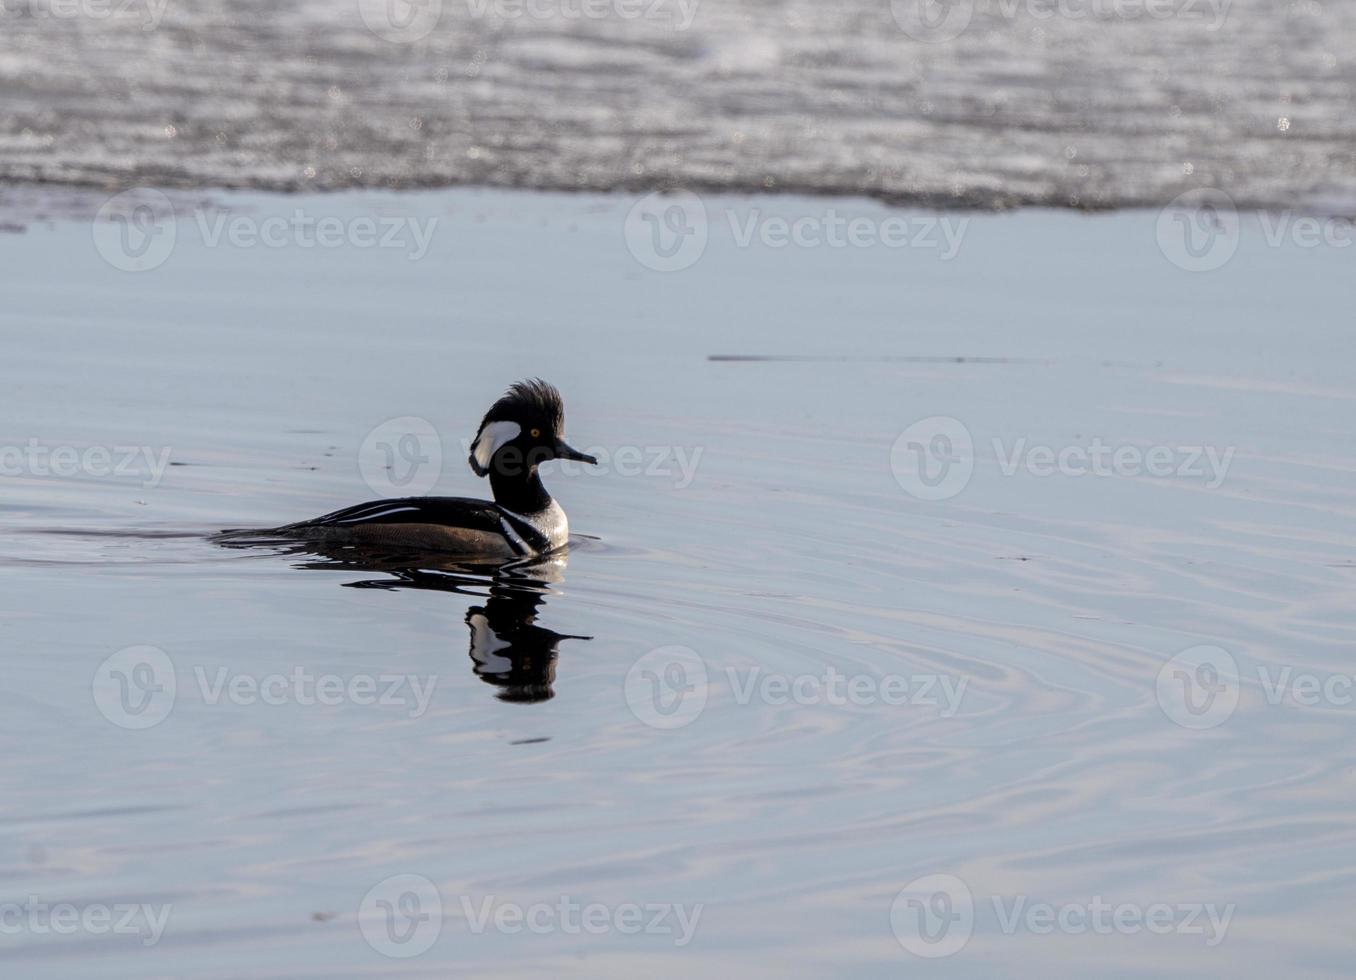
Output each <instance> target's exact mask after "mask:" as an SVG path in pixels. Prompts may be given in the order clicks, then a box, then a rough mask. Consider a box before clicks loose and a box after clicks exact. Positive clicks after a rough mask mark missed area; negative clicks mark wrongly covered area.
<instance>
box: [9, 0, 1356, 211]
mask: <svg viewBox="0 0 1356 980" xmlns="http://www.w3.org/2000/svg"><path fill="white" fill-rule="evenodd" d="M1353 50H1356V5H1353V4H1351V3H1346V2H1341V0H1330V2H1326V3H1319V2H1316V0H1300V2H1286V3H1281V2H1276V0H943V2H935V0H894V2H893V3H891V2H889V0H845V2H829V3H825V2H819V0H785V2H776V3H772V2H763V0H418V2H410V0H285V2H284V0H237V2H233V3H228V4H222V3H218V2H213V0H3V2H0V180H10V181H13V180H21V181H31V180H37V181H46V182H56V183H61V184H94V185H99V186H106V185H116V186H131V185H135V184H139V183H150V184H154V185H157V186H179V187H200V186H224V187H247V188H269V189H289V190H290V189H306V188H314V189H334V188H346V187H391V186H399V187H413V186H439V185H447V184H479V185H486V184H490V185H498V186H517V187H534V188H548V189H557V190H606V191H611V190H616V189H619V188H624V189H634V190H648V189H652V188H655V187H667V186H683V187H690V188H694V189H697V190H710V191H726V192H731V191H733V192H747V191H788V192H800V193H823V194H840V195H868V196H873V197H880V198H884V199H888V200H892V201H896V202H904V203H913V204H926V205H935V206H952V205H962V206H980V207H989V206H1004V205H1015V204H1037V205H1047V206H1058V207H1066V206H1072V207H1091V208H1109V207H1125V206H1136V205H1139V206H1144V205H1159V204H1163V203H1165V202H1166V201H1168V200H1170V199H1171V198H1173V197H1174V196H1176V195H1177V194H1178V193H1181V192H1183V191H1186V190H1191V189H1195V188H1201V187H1216V188H1220V189H1222V190H1224V191H1225V192H1226V193H1228V194H1229V195H1231V196H1232V198H1233V199H1234V200H1235V201H1236V202H1237V203H1238V204H1239V205H1247V206H1283V207H1297V208H1302V209H1307V210H1316V211H1320V212H1323V213H1344V214H1348V215H1349V214H1351V213H1353V210H1356V128H1354V127H1356V67H1354V65H1356V62H1353V56H1352V54H1351V52H1352V51H1353Z"/></svg>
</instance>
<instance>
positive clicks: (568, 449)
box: [556, 442, 598, 466]
mask: <svg viewBox="0 0 1356 980" xmlns="http://www.w3.org/2000/svg"><path fill="white" fill-rule="evenodd" d="M556 458H557V459H574V460H578V461H579V462H581V463H592V464H593V465H594V466H597V465H598V460H597V459H595V458H594V457H592V456H590V455H588V454H587V453H581V452H580V451H579V450H578V449H575V448H573V447H572V446H568V445H566V444H565V443H563V442H558V443H556Z"/></svg>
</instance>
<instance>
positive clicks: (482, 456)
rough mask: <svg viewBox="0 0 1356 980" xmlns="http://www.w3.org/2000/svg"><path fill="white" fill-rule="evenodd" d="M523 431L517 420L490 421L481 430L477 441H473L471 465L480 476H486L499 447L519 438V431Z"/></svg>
mask: <svg viewBox="0 0 1356 980" xmlns="http://www.w3.org/2000/svg"><path fill="white" fill-rule="evenodd" d="M522 431H523V429H522V426H520V425H519V424H518V423H517V422H490V423H489V424H488V425H486V426H485V427H484V428H483V429H481V430H480V434H479V435H477V436H476V441H475V442H473V443H471V467H472V468H473V469H474V470H475V471H476V473H477V474H478V475H479V476H484V475H485V474H486V473H488V472H489V470H490V460H492V459H494V454H495V453H497V452H498V451H499V447H500V446H502V445H503V444H504V443H506V442H512V441H513V440H514V439H517V438H518V433H520V432H522Z"/></svg>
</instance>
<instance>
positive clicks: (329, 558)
mask: <svg viewBox="0 0 1356 980" xmlns="http://www.w3.org/2000/svg"><path fill="white" fill-rule="evenodd" d="M223 544H227V542H223ZM228 546H229V547H241V546H242V544H239V543H235V542H231V543H229V544H228ZM284 554H285V555H287V556H290V557H294V558H303V560H301V561H299V562H298V563H297V565H296V567H298V568H307V569H314V570H317V571H331V572H333V571H335V570H342V569H353V570H360V571H364V572H381V573H383V574H384V575H386V576H388V577H386V578H377V579H358V580H356V581H352V582H345V583H343V584H344V585H345V586H346V587H348V588H352V589H391V590H394V589H424V590H429V591H434V592H452V593H456V594H458V595H467V596H475V597H478V598H482V597H483V598H484V602H483V603H481V604H480V605H475V606H472V607H470V608H469V609H467V610H466V617H465V620H466V625H467V626H468V627H469V628H470V634H471V636H470V640H471V642H470V650H469V653H470V656H471V669H472V670H473V671H474V672H475V675H476V676H477V677H479V678H480V679H481V680H482V681H484V682H485V683H487V684H492V685H494V686H495V687H496V688H498V691H497V692H496V696H497V697H498V698H499V699H500V700H501V701H510V702H515V703H521V704H531V703H535V702H538V701H549V700H550V699H551V698H553V697H555V690H554V687H553V685H554V684H555V679H556V660H557V658H558V656H559V650H558V647H559V646H560V642H561V641H562V640H591V639H593V637H591V636H572V635H569V634H566V633H557V632H556V631H555V630H551V629H547V628H546V627H545V626H539V625H538V624H537V616H538V614H539V612H540V610H541V609H542V607H543V606H544V605H545V603H546V596H547V595H549V594H551V591H552V590H551V587H552V585H554V584H556V583H559V582H561V581H562V580H563V578H564V571H565V563H566V558H565V554H564V552H553V553H552V554H549V555H545V556H542V557H539V558H534V559H526V560H520V561H516V562H510V563H499V564H495V563H485V562H468V561H464V560H454V559H450V558H448V557H447V556H445V555H444V556H438V555H427V554H405V553H392V552H389V551H387V552H378V551H370V550H364V549H359V548H354V547H351V546H350V547H333V546H326V545H322V544H318V543H308V544H306V545H305V546H301V547H297V546H295V545H293V546H290V547H288V548H286V549H285V550H284ZM303 556H304V557H303ZM487 588H488V592H489V594H488V596H486V595H485V590H486V589H487Z"/></svg>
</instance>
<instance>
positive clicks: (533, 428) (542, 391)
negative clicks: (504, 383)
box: [469, 378, 598, 477]
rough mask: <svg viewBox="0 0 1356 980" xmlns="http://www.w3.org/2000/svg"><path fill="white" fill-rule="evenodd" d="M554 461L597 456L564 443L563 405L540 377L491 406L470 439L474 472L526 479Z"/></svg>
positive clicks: (511, 390) (586, 459)
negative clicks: (472, 438) (478, 428)
mask: <svg viewBox="0 0 1356 980" xmlns="http://www.w3.org/2000/svg"><path fill="white" fill-rule="evenodd" d="M550 459H574V460H578V461H579V462H581V463H594V464H595V465H596V464H597V462H598V460H596V459H594V458H593V457H592V456H588V455H586V454H584V453H581V452H579V451H578V450H577V449H572V448H571V447H570V446H569V445H568V444H567V443H566V442H565V403H564V402H563V401H561V398H560V392H558V391H556V389H555V388H554V387H553V386H552V385H549V384H547V383H546V382H545V381H542V380H541V379H540V378H538V379H534V380H532V381H519V382H518V383H517V384H515V385H513V386H512V387H510V388H509V390H508V391H506V392H505V393H504V396H503V397H502V398H500V399H499V400H498V401H497V402H495V403H494V404H493V405H491V406H490V410H489V411H488V412H486V413H485V417H484V418H483V419H481V422H480V430H479V431H478V432H477V433H476V437H475V439H474V441H472V443H471V456H470V460H469V462H470V464H471V469H473V470H474V471H475V474H476V476H488V475H490V474H492V473H493V474H494V475H497V476H501V477H527V476H530V475H531V474H532V473H534V472H535V471H536V469H537V466H538V465H540V464H541V463H544V462H546V461H547V460H550Z"/></svg>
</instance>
